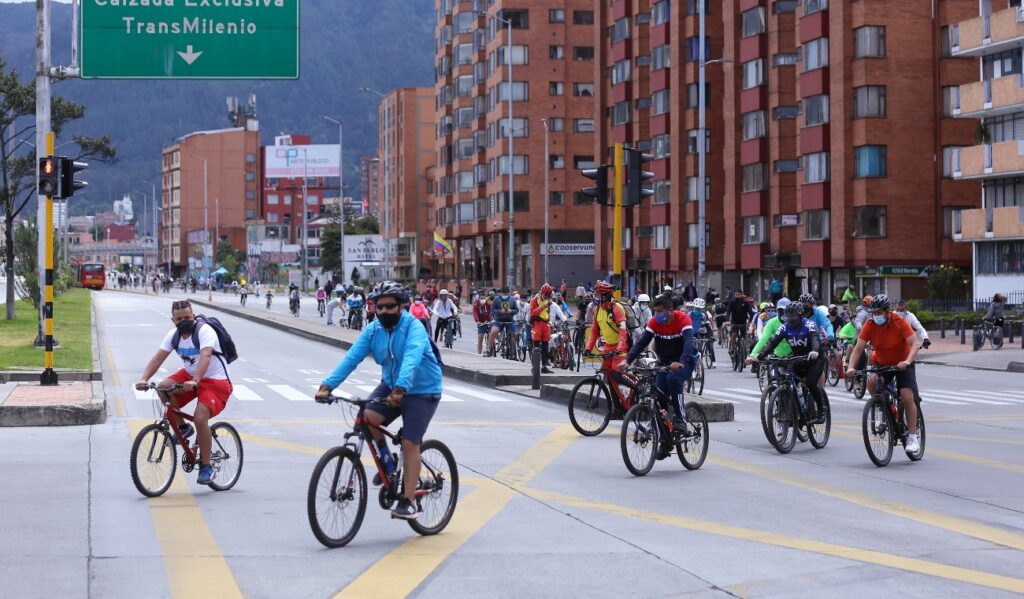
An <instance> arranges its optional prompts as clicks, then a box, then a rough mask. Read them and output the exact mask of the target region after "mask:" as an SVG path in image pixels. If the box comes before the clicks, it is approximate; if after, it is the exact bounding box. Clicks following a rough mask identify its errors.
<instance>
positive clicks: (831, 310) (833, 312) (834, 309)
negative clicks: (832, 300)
mask: <svg viewBox="0 0 1024 599" xmlns="http://www.w3.org/2000/svg"><path fill="white" fill-rule="evenodd" d="M828 314H829V316H839V306H836V305H835V304H833V305H831V306H829V307H828Z"/></svg>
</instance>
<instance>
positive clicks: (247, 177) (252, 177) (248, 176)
mask: <svg viewBox="0 0 1024 599" xmlns="http://www.w3.org/2000/svg"><path fill="white" fill-rule="evenodd" d="M245 180H246V181H255V180H256V173H254V172H252V171H245Z"/></svg>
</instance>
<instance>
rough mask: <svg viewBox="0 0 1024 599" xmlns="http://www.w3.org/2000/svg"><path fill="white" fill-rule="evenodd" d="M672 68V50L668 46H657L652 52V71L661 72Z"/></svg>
mask: <svg viewBox="0 0 1024 599" xmlns="http://www.w3.org/2000/svg"><path fill="white" fill-rule="evenodd" d="M670 66H672V48H671V46H669V45H668V44H662V45H660V46H655V47H654V49H653V50H651V70H652V71H660V70H661V69H667V68H669V67H670Z"/></svg>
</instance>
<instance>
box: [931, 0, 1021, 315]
mask: <svg viewBox="0 0 1024 599" xmlns="http://www.w3.org/2000/svg"><path fill="white" fill-rule="evenodd" d="M970 4H971V6H970V7H969V11H966V12H969V13H970V14H968V15H960V19H961V20H960V21H959V22H956V23H952V24H950V25H949V26H948V28H947V36H946V37H945V38H944V44H943V47H942V48H943V51H944V52H946V53H948V54H949V55H952V56H956V57H963V58H966V59H969V60H970V62H971V63H972V68H971V72H972V74H973V75H974V78H975V79H978V76H979V73H980V81H973V82H971V83H968V84H964V85H960V86H959V87H958V88H956V89H955V90H951V92H950V95H951V97H952V102H953V104H952V109H953V111H954V114H955V115H956V116H957V117H959V118H965V119H981V126H980V127H979V128H978V129H977V132H978V133H977V136H976V142H977V145H972V146H969V147H965V148H962V149H961V150H960V152H959V160H958V161H957V162H956V163H955V167H956V169H957V173H956V174H957V177H958V178H959V179H961V180H964V181H970V182H972V183H973V184H974V194H975V195H974V201H972V202H968V203H967V205H969V206H974V208H973V209H969V210H968V209H965V210H962V211H960V212H959V213H958V214H957V215H955V216H956V218H955V219H954V222H953V236H954V239H956V240H957V241H961V242H964V243H965V245H966V244H967V243H970V244H971V246H972V249H973V252H972V253H973V264H972V267H973V272H974V288H973V296H974V299H975V301H985V300H988V299H989V298H991V297H992V296H993V295H995V294H996V293H1002V294H1004V295H1009V294H1013V297H1012V299H1011V301H1013V302H1015V303H1016V302H1019V301H1020V300H1019V298H1020V297H1021V294H1024V74H1022V69H1021V62H1022V48H1024V9H1022V8H1021V2H1020V0H1017V1H1009V2H1008V1H1007V0H991V1H989V0H985V1H983V2H980V3H970ZM979 66H980V68H979ZM979 184H980V185H979ZM979 187H980V189H979ZM978 196H980V197H981V201H980V202H979V201H978V200H977V198H978Z"/></svg>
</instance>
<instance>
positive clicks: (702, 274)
mask: <svg viewBox="0 0 1024 599" xmlns="http://www.w3.org/2000/svg"><path fill="white" fill-rule="evenodd" d="M697 6H698V7H699V8H698V10H697V12H698V14H699V15H700V26H699V29H700V32H699V37H698V38H697V39H698V42H697V44H698V46H699V48H700V56H699V57H698V60H700V69H699V74H698V77H697V121H698V122H697V294H698V297H704V296H705V295H706V294H707V291H708V289H707V248H706V246H707V240H706V239H705V235H706V234H707V231H706V229H707V217H706V214H705V205H706V203H707V198H705V197H704V196H705V195H707V193H706V191H707V184H706V183H705V181H706V179H705V177H707V143H708V142H707V129H706V128H705V127H706V126H707V123H706V121H707V114H706V113H707V109H706V108H705V107H704V102H705V97H704V86H705V73H704V71H705V68H706V67H707V60H708V57H707V55H706V54H707V48H706V47H705V44H704V21H705V14H704V13H705V12H706V11H707V7H706V5H705V3H704V0H698V2H697Z"/></svg>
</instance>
